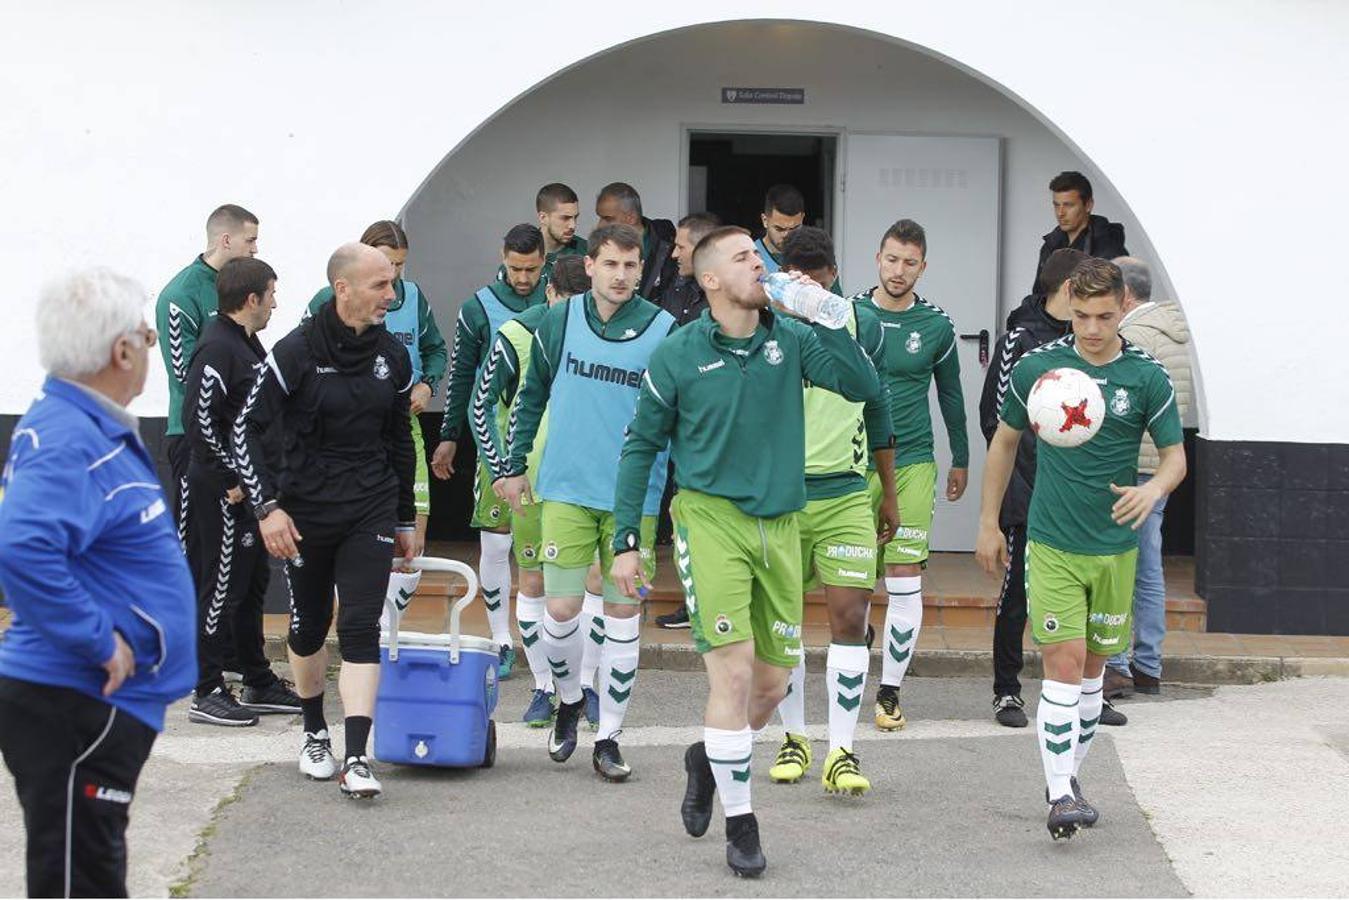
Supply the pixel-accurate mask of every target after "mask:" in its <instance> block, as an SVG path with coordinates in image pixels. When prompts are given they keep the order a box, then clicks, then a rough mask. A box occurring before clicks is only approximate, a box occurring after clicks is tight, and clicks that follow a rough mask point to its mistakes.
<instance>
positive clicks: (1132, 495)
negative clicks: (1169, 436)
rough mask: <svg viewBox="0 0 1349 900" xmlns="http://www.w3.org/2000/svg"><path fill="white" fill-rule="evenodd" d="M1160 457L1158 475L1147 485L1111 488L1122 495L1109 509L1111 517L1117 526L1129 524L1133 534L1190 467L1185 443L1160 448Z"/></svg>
mask: <svg viewBox="0 0 1349 900" xmlns="http://www.w3.org/2000/svg"><path fill="white" fill-rule="evenodd" d="M1157 455H1158V457H1159V458H1160V460H1161V464H1160V465H1159V466H1158V467H1157V473H1156V474H1155V475H1153V476H1152V478H1150V479H1148V481H1147V482H1145V483H1144V484H1140V485H1129V486H1128V487H1119V486H1118V485H1116V484H1111V485H1110V490H1111V491H1113V492H1114V493H1115V494H1116V495H1118V496H1119V499H1118V500H1116V501H1115V505H1114V506H1112V507H1111V508H1110V515H1111V518H1113V519H1114V520H1115V523H1116V524H1117V525H1128V526H1129V527H1130V528H1132V529H1133V530H1134V531H1137V530H1138V529H1140V528H1142V527H1143V523H1144V522H1146V521H1147V518H1148V515H1149V514H1150V513H1151V512H1152V509H1153V507H1155V506H1156V505H1157V504H1158V503H1159V502H1160V501H1161V499H1162V498H1163V497H1165V496H1166V495H1167V494H1170V493H1171V492H1172V491H1174V490H1175V489H1176V487H1177V486H1178V485H1179V484H1180V483H1181V482H1182V481H1184V480H1185V472H1186V468H1187V467H1186V464H1185V445H1184V444H1172V445H1171V446H1170V447H1160V448H1158V450H1157Z"/></svg>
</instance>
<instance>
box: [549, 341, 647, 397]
mask: <svg viewBox="0 0 1349 900" xmlns="http://www.w3.org/2000/svg"><path fill="white" fill-rule="evenodd" d="M566 368H567V371H568V372H570V373H571V374H572V375H577V376H580V377H581V378H593V379H595V380H596V381H604V382H608V383H609V384H625V385H627V386H628V387H631V388H635V387H641V386H642V370H640V369H620V368H618V367H617V366H606V365H605V364H604V363H591V362H586V361H585V360H583V359H579V358H578V357H575V356H573V355H572V353H571V351H570V350H568V351H567V363H566Z"/></svg>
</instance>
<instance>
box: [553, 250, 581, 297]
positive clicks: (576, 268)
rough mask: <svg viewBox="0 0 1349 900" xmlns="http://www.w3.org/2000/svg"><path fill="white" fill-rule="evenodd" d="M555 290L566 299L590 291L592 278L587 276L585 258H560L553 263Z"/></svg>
mask: <svg viewBox="0 0 1349 900" xmlns="http://www.w3.org/2000/svg"><path fill="white" fill-rule="evenodd" d="M551 281H552V283H553V290H555V291H557V292H558V293H559V294H561V295H562V296H564V297H573V296H575V295H577V294H584V293H585V292H586V291H588V290H590V276H589V275H587V274H586V261H585V257H584V256H559V257H558V258H557V260H556V261H554V262H553V274H552V276H551Z"/></svg>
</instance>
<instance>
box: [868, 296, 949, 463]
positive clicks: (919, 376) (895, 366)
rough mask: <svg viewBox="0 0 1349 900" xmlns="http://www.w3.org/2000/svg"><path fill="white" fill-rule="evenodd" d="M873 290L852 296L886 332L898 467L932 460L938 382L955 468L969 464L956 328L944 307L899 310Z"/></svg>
mask: <svg viewBox="0 0 1349 900" xmlns="http://www.w3.org/2000/svg"><path fill="white" fill-rule="evenodd" d="M874 290H876V289H875V288H872V289H871V290H869V291H863V292H862V293H860V294H857V295H856V296H854V297H853V300H854V302H858V303H862V304H863V305H865V306H869V307H870V308H871V309H873V310H874V311H875V312H876V315H877V316H878V317H879V318H880V320H881V327H882V328H884V329H885V360H884V362H883V363H882V364H881V366H880V373H881V380H882V381H884V382H885V385H886V387H887V388H888V389H889V392H890V419H891V421H892V422H893V423H894V427H895V466H896V467H897V468H898V467H900V466H907V465H909V464H910V463H920V462H932V461H933V459H934V456H933V452H932V451H933V438H932V413H931V412H930V411H929V409H928V399H927V398H928V392H929V391H930V390H931V389H932V383H933V382H934V381H935V382H936V384H937V405H938V407H939V408H940V409H941V414H942V420H943V421H944V422H945V423H946V437H947V441H948V442H949V444H950V447H951V465H953V466H955V467H956V468H965V467H966V466H968V465H969V464H970V443H969V437H968V435H967V434H966V422H965V396H964V393H963V391H962V390H961V388H960V356H959V354H958V353H957V352H956V329H955V325H954V324H952V322H951V317H950V316H948V315H947V314H946V312H945V310H943V309H942V308H941V307H939V306H936V305H935V304H932V303H929V302H927V301H926V300H924V299H923V298H921V297H916V296H915V297H914V302H913V304H912V305H911V306H910V307H909V308H908V309H906V310H902V311H901V312H894V311H892V310H888V309H885V308H884V307H882V306H881V305H880V304H879V303H877V302H876V301H875V300H874V299H872V291H874Z"/></svg>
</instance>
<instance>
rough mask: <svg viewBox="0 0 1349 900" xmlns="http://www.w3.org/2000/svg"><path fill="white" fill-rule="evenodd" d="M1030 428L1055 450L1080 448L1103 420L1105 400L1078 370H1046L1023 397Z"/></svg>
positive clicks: (1091, 382) (1094, 384) (1099, 427)
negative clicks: (1028, 394) (1059, 448)
mask: <svg viewBox="0 0 1349 900" xmlns="http://www.w3.org/2000/svg"><path fill="white" fill-rule="evenodd" d="M1026 415H1027V418H1029V419H1030V429H1031V431H1033V432H1034V433H1035V434H1036V435H1038V436H1039V437H1040V439H1041V440H1043V441H1045V442H1046V443H1049V444H1053V445H1054V446H1055V447H1080V446H1082V445H1083V444H1085V443H1086V442H1087V441H1089V440H1091V439H1092V438H1093V437H1095V436H1096V432H1098V431H1100V430H1101V420H1102V419H1103V418H1105V397H1103V396H1102V395H1101V388H1100V386H1099V385H1097V384H1096V382H1095V381H1093V380H1092V378H1091V376H1090V375H1088V374H1087V373H1086V372H1083V371H1082V370H1081V369H1071V368H1063V369H1050V370H1049V371H1048V372H1046V373H1044V374H1043V375H1041V376H1040V377H1039V378H1037V379H1036V380H1035V385H1034V386H1033V387H1032V388H1031V389H1030V396H1029V397H1028V398H1026Z"/></svg>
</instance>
